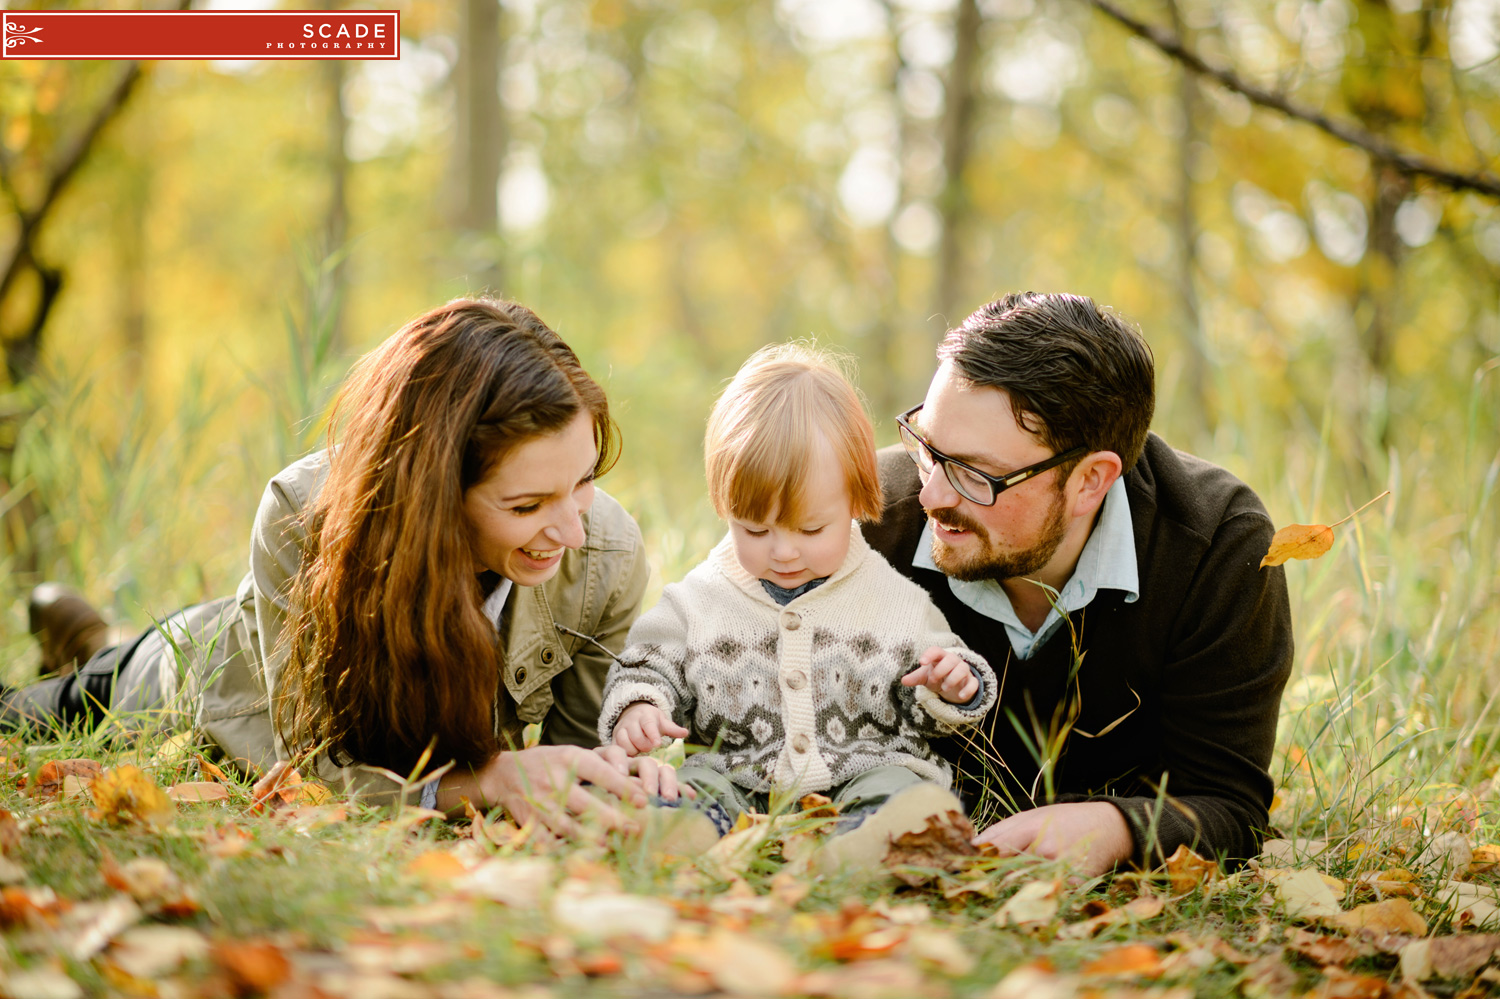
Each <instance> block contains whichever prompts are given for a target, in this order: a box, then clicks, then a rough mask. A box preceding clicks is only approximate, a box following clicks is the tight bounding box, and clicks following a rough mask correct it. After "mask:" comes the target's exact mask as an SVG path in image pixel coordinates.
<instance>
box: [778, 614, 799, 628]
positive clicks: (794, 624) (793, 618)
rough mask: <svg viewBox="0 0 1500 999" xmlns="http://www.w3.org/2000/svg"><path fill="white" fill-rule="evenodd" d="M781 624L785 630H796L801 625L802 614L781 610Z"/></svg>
mask: <svg viewBox="0 0 1500 999" xmlns="http://www.w3.org/2000/svg"><path fill="white" fill-rule="evenodd" d="M781 626H782V627H783V628H785V629H786V630H787V631H796V630H797V629H798V628H800V627H802V615H801V614H798V613H797V612H796V611H782V612H781Z"/></svg>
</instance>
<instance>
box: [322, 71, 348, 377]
mask: <svg viewBox="0 0 1500 999" xmlns="http://www.w3.org/2000/svg"><path fill="white" fill-rule="evenodd" d="M344 78H345V69H344V61H343V60H342V59H329V60H328V61H326V62H324V63H323V84H324V87H325V89H326V91H327V101H328V160H327V162H328V214H327V216H326V218H325V219H324V223H323V245H324V252H325V253H327V254H328V256H329V257H330V258H331V260H332V264H333V266H332V268H331V270H330V271H329V273H328V282H327V285H326V292H325V294H326V295H327V300H326V301H325V302H324V303H323V306H324V307H325V308H326V309H327V310H328V311H327V316H328V323H329V330H330V342H329V349H330V351H331V352H335V353H336V352H338V351H340V350H342V349H343V346H344V343H345V340H344V303H345V301H346V300H347V294H346V293H347V291H348V286H349V260H348V247H347V246H346V245H345V244H346V243H347V242H348V240H349V154H348V152H347V151H346V150H345V148H344V140H345V137H346V136H347V135H348V133H349V118H348V116H347V115H346V114H345V113H344Z"/></svg>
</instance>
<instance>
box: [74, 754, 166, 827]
mask: <svg viewBox="0 0 1500 999" xmlns="http://www.w3.org/2000/svg"><path fill="white" fill-rule="evenodd" d="M93 792H94V805H95V806H96V807H95V812H94V817H95V818H99V819H104V820H105V821H108V822H113V823H115V824H117V825H129V824H131V823H141V824H144V825H150V826H162V825H166V824H167V823H168V822H170V821H172V816H173V815H175V814H176V812H175V810H174V809H173V808H172V802H171V799H169V798H168V797H167V795H166V792H164V791H163V790H162V789H161V788H159V787H157V786H156V782H155V781H153V780H152V779H151V778H150V777H147V776H146V774H145V773H144V772H143V771H142V770H141V768H140V767H137V766H132V765H131V764H129V763H125V764H121V765H120V766H118V767H114V768H112V769H110V770H106V771H104V772H103V773H102V774H100V775H99V777H98V778H97V779H96V780H95V781H94V784H93Z"/></svg>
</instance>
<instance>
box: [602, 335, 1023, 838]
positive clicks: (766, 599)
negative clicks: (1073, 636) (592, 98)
mask: <svg viewBox="0 0 1500 999" xmlns="http://www.w3.org/2000/svg"><path fill="white" fill-rule="evenodd" d="M705 452H706V463H707V472H708V487H709V495H710V498H711V499H712V501H713V504H714V509H715V510H717V511H718V513H719V515H720V516H721V517H723V518H724V519H725V520H726V521H728V522H729V533H728V535H727V536H726V537H725V538H724V539H723V540H722V541H721V542H720V543H719V544H718V545H717V546H716V547H715V548H714V550H713V551H712V552H711V553H710V554H709V556H708V558H707V559H706V560H705V561H704V562H703V563H702V564H700V565H698V566H697V567H696V568H694V569H693V570H692V571H691V572H689V573H688V574H687V576H686V577H685V578H684V579H683V580H682V582H680V583H676V584H672V585H669V586H667V587H666V590H665V592H664V593H663V594H662V598H661V601H660V602H659V603H658V604H657V605H656V606H655V607H654V608H652V609H651V610H650V611H648V612H646V613H645V614H643V615H642V616H641V617H640V619H639V620H638V621H637V622H636V624H635V626H634V627H633V628H631V630H630V637H629V639H628V641H627V643H626V646H627V647H626V650H625V652H624V654H623V655H622V656H621V657H620V660H619V661H618V662H617V663H616V664H615V665H614V666H613V667H612V668H611V669H610V671H609V676H608V679H607V680H606V683H605V690H604V705H603V710H602V713H601V716H600V719H599V734H600V738H601V740H602V741H603V742H606V743H608V742H611V741H613V742H614V743H616V744H618V745H620V746H622V747H624V749H625V750H626V752H628V753H630V754H631V755H636V754H638V753H643V752H648V751H650V750H652V749H655V748H657V747H658V746H659V745H661V744H662V743H663V742H666V741H668V740H669V739H670V738H673V737H683V738H687V739H690V740H691V741H693V742H699V743H704V744H707V745H709V746H710V747H711V748H710V750H709V751H707V752H700V753H698V754H696V755H694V756H691V757H689V758H688V760H687V763H686V765H685V766H684V767H683V768H682V769H681V771H680V772H679V774H678V780H679V783H682V784H686V785H688V786H691V787H693V788H695V789H696V790H697V792H698V799H697V802H696V803H694V802H689V803H688V804H689V805H690V806H691V807H695V808H699V809H703V810H706V811H707V813H708V814H709V816H710V818H713V819H714V821H715V824H716V825H718V826H719V831H720V832H721V833H722V832H723V831H724V829H725V828H726V826H727V824H728V823H729V822H732V821H733V819H734V818H735V817H737V816H738V814H739V813H740V812H741V811H747V810H754V811H766V810H767V809H768V795H769V793H770V792H776V793H778V794H792V793H795V794H807V793H810V792H815V791H816V792H826V793H828V794H829V795H830V796H831V797H832V798H833V800H834V802H835V803H836V804H837V805H838V806H839V812H840V816H841V822H840V826H839V829H840V830H842V831H846V832H847V831H848V830H849V829H851V828H853V827H854V826H856V825H857V824H858V823H860V822H861V820H862V819H863V817H865V816H868V815H869V814H870V813H871V812H875V811H876V810H877V809H878V810H879V811H878V814H877V816H876V819H875V820H872V821H867V822H864V823H863V826H864V828H861V829H859V830H857V831H855V832H850V833H848V834H847V835H841V836H838V837H836V838H835V840H834V842H835V843H838V842H839V841H848V842H849V845H850V846H851V847H853V846H854V845H855V843H856V842H858V841H859V840H857V839H856V837H862V838H863V839H864V840H869V843H868V844H867V847H868V848H867V850H866V852H869V851H871V850H873V851H874V852H875V853H877V854H879V855H880V856H883V855H884V849H885V847H886V845H887V844H888V842H889V839H890V837H892V836H895V835H898V834H899V833H900V832H904V831H914V830H916V829H920V828H923V827H924V826H925V825H926V821H927V819H928V817H930V816H931V815H933V814H941V813H944V812H948V811H957V812H958V813H959V815H960V816H961V815H962V806H961V805H960V804H959V802H958V799H957V798H955V797H954V796H953V795H952V794H951V792H950V791H949V790H948V788H949V787H950V786H951V784H952V771H951V768H950V767H949V765H948V763H947V762H946V761H944V760H942V759H941V758H939V757H938V756H937V755H936V754H935V753H934V752H933V751H932V749H931V747H930V746H929V745H928V741H927V740H928V737H931V736H938V735H947V734H951V733H953V732H954V731H955V730H958V729H962V728H964V727H966V726H972V725H976V724H977V723H978V722H979V721H980V719H982V718H983V717H984V716H985V714H986V713H987V712H988V711H989V709H990V707H991V705H993V704H994V701H995V696H996V683H995V676H994V673H993V672H992V671H991V670H990V667H989V665H988V664H987V663H986V662H985V661H984V660H983V659H982V658H981V657H980V656H978V655H976V654H975V653H973V652H971V651H970V650H968V649H967V648H965V647H964V645H963V643H962V642H961V641H960V640H959V639H958V637H957V636H955V635H954V634H953V633H952V632H951V631H949V629H948V624H947V621H946V620H944V618H943V615H942V612H941V611H939V610H938V609H937V608H936V607H935V606H934V605H933V604H932V602H931V600H930V599H929V598H928V596H927V593H926V591H924V590H923V589H922V588H921V587H920V586H918V585H917V584H915V583H913V582H911V581H910V580H908V579H906V578H905V577H904V576H902V575H901V574H900V573H898V572H897V571H896V570H895V569H893V568H892V567H891V565H890V564H889V563H888V562H886V561H885V559H884V558H882V557H881V555H880V554H879V553H877V552H875V551H874V550H872V549H871V548H870V547H869V546H868V545H867V544H866V543H865V541H864V538H863V537H862V535H861V534H860V530H859V526H858V523H857V522H856V518H858V519H867V520H876V519H879V517H880V514H881V495H880V485H879V482H878V480H877V477H876V459H875V445H874V431H873V430H872V428H871V426H870V420H869V418H868V417H867V416H866V415H865V411H864V407H863V406H862V405H861V403H860V400H859V397H858V395H857V394H856V392H855V390H854V388H853V386H852V385H850V383H849V381H848V380H847V379H846V378H845V377H844V376H843V374H842V373H841V372H840V371H839V370H838V368H836V367H835V366H834V363H833V362H832V361H831V359H830V358H829V357H828V356H827V355H826V354H824V353H821V352H819V351H817V350H815V349H813V348H811V347H807V346H803V345H800V344H787V345H781V346H773V347H768V348H765V349H763V350H761V351H759V352H758V353H756V354H755V355H754V356H753V357H751V358H750V360H749V361H747V362H746V363H745V365H744V366H743V367H742V368H741V369H740V371H739V373H738V374H737V375H736V376H735V378H734V380H733V381H732V382H731V383H730V385H729V387H728V388H727V389H726V390H725V391H724V394H723V395H722V396H721V397H720V398H719V400H718V402H717V403H716V404H715V406H714V410H713V413H712V415H711V416H710V418H709V422H708V433H707V438H706V441H705ZM903 792H904V793H903ZM898 794H899V795H900V797H899V798H898V797H896V796H897V795H898ZM893 799H894V800H893ZM882 806H883V807H882Z"/></svg>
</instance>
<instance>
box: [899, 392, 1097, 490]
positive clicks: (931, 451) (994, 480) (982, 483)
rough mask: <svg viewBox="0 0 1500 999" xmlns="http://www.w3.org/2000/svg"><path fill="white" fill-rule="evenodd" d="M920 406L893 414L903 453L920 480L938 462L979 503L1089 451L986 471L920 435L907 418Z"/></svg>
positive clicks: (1081, 447) (1075, 450) (957, 487)
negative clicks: (998, 472) (1006, 470)
mask: <svg viewBox="0 0 1500 999" xmlns="http://www.w3.org/2000/svg"><path fill="white" fill-rule="evenodd" d="M921 408H922V404H921V403H918V404H917V405H915V406H913V407H912V408H911V409H908V410H907V411H906V412H904V413H902V414H901V415H900V416H898V417H896V425H897V426H898V427H900V428H901V443H902V444H904V445H905V446H906V453H907V454H909V455H911V460H912V461H914V462H916V463H917V470H918V471H920V472H921V473H922V478H923V479H924V480H925V479H926V478H927V476H929V475H931V474H932V470H933V468H935V467H936V466H938V465H941V466H943V474H945V475H947V476H948V483H949V485H951V486H953V488H954V489H955V490H956V491H957V492H958V494H959V495H960V496H962V497H963V498H964V499H967V500H972V501H973V502H975V503H978V504H979V505H980V506H994V505H995V500H996V498H997V497H999V495H1000V494H1001V493H1003V492H1005V490H1007V489H1009V488H1011V487H1012V486H1019V485H1020V484H1021V483H1023V482H1025V481H1026V480H1027V479H1030V478H1035V477H1036V476H1038V475H1041V474H1042V473H1043V472H1045V471H1047V470H1048V469H1049V468H1056V467H1057V466H1058V465H1061V464H1062V463H1063V462H1065V461H1072V460H1073V459H1074V458H1082V457H1083V456H1084V455H1086V454H1088V453H1089V449H1088V448H1087V447H1085V446H1084V445H1082V444H1080V445H1079V446H1078V447H1075V448H1072V449H1071V450H1068V451H1064V452H1063V453H1062V454H1054V455H1053V456H1052V457H1050V458H1048V459H1047V460H1045V461H1039V462H1037V463H1036V464H1035V465H1027V466H1026V467H1025V468H1018V469H1016V470H1015V471H1014V472H1011V473H1010V474H1008V475H1000V476H995V475H986V474H985V473H984V472H981V471H980V470H979V469H977V468H975V467H974V466H972V465H966V464H964V463H963V462H961V461H959V460H958V459H957V458H950V457H948V456H947V455H946V454H944V453H943V452H941V451H939V450H938V449H937V448H935V447H933V446H932V445H931V444H929V443H927V442H926V441H925V440H923V439H922V436H921V435H920V434H918V433H917V432H916V430H914V429H913V428H912V425H911V423H910V422H908V421H909V420H910V419H911V415H912V414H913V413H915V412H916V411H917V410H919V409H921Z"/></svg>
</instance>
